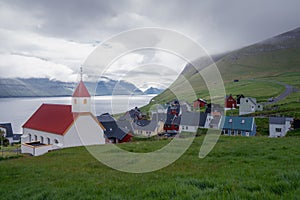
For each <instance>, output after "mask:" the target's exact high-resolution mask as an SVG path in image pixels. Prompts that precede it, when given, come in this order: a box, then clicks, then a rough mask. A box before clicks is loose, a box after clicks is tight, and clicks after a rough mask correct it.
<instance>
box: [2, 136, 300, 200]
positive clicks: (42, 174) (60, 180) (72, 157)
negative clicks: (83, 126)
mask: <svg viewBox="0 0 300 200" xmlns="http://www.w3.org/2000/svg"><path fill="white" fill-rule="evenodd" d="M203 138H204V137H203V136H201V137H198V138H196V139H195V141H194V142H193V144H192V145H191V147H190V148H189V149H188V150H187V151H186V153H185V154H184V155H183V156H182V157H181V158H180V159H178V160H177V161H176V162H175V163H173V164H171V165H170V166H168V167H167V168H164V169H161V170H159V171H156V172H151V173H145V174H129V173H123V172H119V171H115V170H113V169H111V168H109V167H107V166H105V165H103V164H101V163H100V162H98V161H97V160H95V159H94V158H93V157H92V156H91V155H90V154H88V152H87V151H86V150H85V148H84V147H79V148H69V149H63V150H59V151H54V152H50V153H48V154H46V155H43V156H40V157H22V158H17V159H11V160H3V161H0V184H1V187H0V192H1V199H14V200H16V199H151V200H153V199H272V200H273V199H299V197H300V170H299V169H300V137H297V136H295V137H285V138H277V139H274V138H273V139H272V138H267V137H253V138H245V137H228V136H227V137H226V136H221V137H220V139H219V141H218V143H217V145H216V146H215V148H214V149H213V151H212V152H211V153H210V154H209V155H208V156H207V157H205V158H204V159H199V158H198V152H199V149H200V146H201V144H202V141H203ZM167 142H169V141H167V140H161V141H143V142H142V141H139V142H134V143H128V144H121V146H122V148H123V149H128V150H130V151H132V150H134V151H136V152H148V151H152V150H154V149H158V148H160V147H161V146H163V145H165V144H166V143H167Z"/></svg>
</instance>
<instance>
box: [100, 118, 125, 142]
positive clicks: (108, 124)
mask: <svg viewBox="0 0 300 200" xmlns="http://www.w3.org/2000/svg"><path fill="white" fill-rule="evenodd" d="M97 119H98V121H99V122H101V124H102V125H103V126H104V128H105V131H104V134H105V135H106V137H107V138H117V139H118V140H122V139H123V138H124V137H125V136H126V135H127V133H126V131H123V130H122V129H120V128H119V127H118V125H117V123H116V121H115V119H114V118H113V117H112V116H111V115H110V114H109V113H104V114H102V115H100V116H97Z"/></svg>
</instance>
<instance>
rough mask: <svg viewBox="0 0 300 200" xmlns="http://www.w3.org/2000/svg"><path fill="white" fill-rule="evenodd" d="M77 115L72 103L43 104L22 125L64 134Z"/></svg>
mask: <svg viewBox="0 0 300 200" xmlns="http://www.w3.org/2000/svg"><path fill="white" fill-rule="evenodd" d="M77 116H78V114H76V113H72V106H71V105H60V104H42V105H41V106H40V107H39V108H38V110H37V111H36V112H35V113H34V114H33V115H32V116H31V117H30V118H29V119H28V120H27V122H25V124H24V125H23V126H22V127H23V128H30V129H34V130H40V131H45V132H49V133H54V134H58V135H64V133H65V132H66V130H67V129H68V128H69V127H70V126H71V125H72V123H73V122H74V119H76V117H77Z"/></svg>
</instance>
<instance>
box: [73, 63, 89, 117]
mask: <svg viewBox="0 0 300 200" xmlns="http://www.w3.org/2000/svg"><path fill="white" fill-rule="evenodd" d="M72 112H76V113H80V112H91V95H90V93H89V91H88V89H87V88H86V86H85V85H84V83H83V81H82V67H81V68H80V82H79V84H78V85H77V87H76V89H75V91H74V93H73V95H72Z"/></svg>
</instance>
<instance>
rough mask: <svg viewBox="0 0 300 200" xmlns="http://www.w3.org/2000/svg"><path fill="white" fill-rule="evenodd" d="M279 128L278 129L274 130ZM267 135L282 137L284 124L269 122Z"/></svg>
mask: <svg viewBox="0 0 300 200" xmlns="http://www.w3.org/2000/svg"><path fill="white" fill-rule="evenodd" d="M276 129H277V130H280V131H276ZM269 136H270V137H283V136H285V125H284V124H270V125H269Z"/></svg>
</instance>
